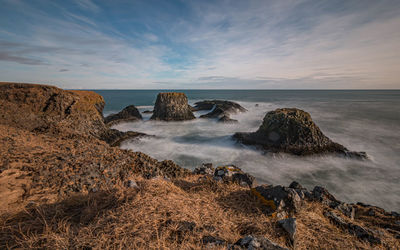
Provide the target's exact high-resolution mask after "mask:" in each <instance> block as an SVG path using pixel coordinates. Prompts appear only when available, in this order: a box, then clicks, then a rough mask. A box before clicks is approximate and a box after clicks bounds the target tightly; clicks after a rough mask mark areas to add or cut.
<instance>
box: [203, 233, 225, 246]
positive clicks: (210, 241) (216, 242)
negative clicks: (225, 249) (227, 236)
mask: <svg viewBox="0 0 400 250" xmlns="http://www.w3.org/2000/svg"><path fill="white" fill-rule="evenodd" d="M201 242H202V243H203V245H204V246H205V247H207V248H214V247H217V246H221V245H225V244H226V241H225V240H223V239H221V238H218V237H214V236H211V235H205V236H203V238H202V239H201Z"/></svg>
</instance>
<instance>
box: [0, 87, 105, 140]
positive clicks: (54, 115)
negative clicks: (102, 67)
mask: <svg viewBox="0 0 400 250" xmlns="http://www.w3.org/2000/svg"><path fill="white" fill-rule="evenodd" d="M0 103H1V119H0V124H3V125H6V126H11V127H15V128H18V129H25V130H28V131H31V132H34V133H49V134H63V135H64V136H70V135H77V134H79V135H85V136H94V137H98V136H99V135H100V134H101V133H103V132H104V131H105V130H107V126H106V125H105V124H104V122H103V114H102V113H103V108H104V105H105V102H104V99H103V97H101V96H100V95H98V94H96V93H94V92H92V91H78V90H62V89H59V88H56V87H53V86H48V85H39V84H26V83H0Z"/></svg>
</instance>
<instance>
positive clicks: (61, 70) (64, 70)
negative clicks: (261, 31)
mask: <svg viewBox="0 0 400 250" xmlns="http://www.w3.org/2000/svg"><path fill="white" fill-rule="evenodd" d="M67 71H69V69H60V70H59V71H58V72H67Z"/></svg>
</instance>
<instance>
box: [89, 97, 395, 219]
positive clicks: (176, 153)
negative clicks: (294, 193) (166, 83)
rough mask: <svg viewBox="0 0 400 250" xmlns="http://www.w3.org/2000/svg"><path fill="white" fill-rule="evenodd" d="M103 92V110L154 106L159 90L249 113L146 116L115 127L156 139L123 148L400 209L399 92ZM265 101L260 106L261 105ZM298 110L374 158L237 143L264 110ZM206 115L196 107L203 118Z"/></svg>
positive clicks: (334, 136) (255, 125) (328, 133)
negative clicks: (226, 120)
mask: <svg viewBox="0 0 400 250" xmlns="http://www.w3.org/2000/svg"><path fill="white" fill-rule="evenodd" d="M94 91H96V92H97V93H99V94H101V95H102V96H103V97H104V99H105V101H106V107H105V109H104V115H105V116H106V115H108V114H111V113H115V112H119V111H120V110H121V109H123V108H124V107H125V106H127V105H131V104H133V105H135V106H137V107H138V108H139V110H140V111H144V110H152V109H153V105H154V103H155V100H156V96H157V94H158V93H159V92H166V91H177V92H184V93H185V94H186V95H187V97H188V99H189V104H193V103H195V102H196V101H201V100H211V99H224V100H230V101H235V102H238V103H239V104H241V105H242V106H244V107H245V108H246V109H248V112H246V113H242V114H237V115H232V118H233V119H237V120H238V121H239V123H237V124H221V123H217V122H216V121H214V120H207V119H196V120H193V121H185V122H160V121H148V119H149V118H150V116H151V114H143V117H144V120H143V121H141V122H134V123H123V124H118V125H116V126H114V127H113V128H116V129H119V130H122V131H127V130H133V131H139V132H144V133H147V134H151V135H156V136H157V137H155V138H143V139H140V140H139V141H126V142H124V143H123V144H122V145H121V147H122V148H124V149H131V150H133V151H141V152H144V153H146V154H148V155H150V156H152V157H154V158H156V159H158V160H165V159H170V160H173V161H175V162H176V163H178V164H179V165H180V166H182V167H185V168H189V169H194V168H195V167H196V166H199V165H201V163H207V162H212V163H213V164H214V166H216V165H222V164H234V165H236V166H238V167H240V168H242V169H243V170H244V171H245V172H248V173H250V174H252V175H254V176H255V177H256V178H257V181H258V182H259V183H268V184H274V185H289V184H290V182H291V181H293V180H296V181H298V182H299V183H301V184H302V185H303V186H305V187H307V188H309V189H312V188H313V187H314V186H315V185H321V186H324V187H326V188H328V190H329V191H330V192H331V193H332V194H334V195H335V196H336V198H338V199H339V200H342V201H346V202H349V203H355V202H363V203H367V204H371V205H376V206H379V207H382V208H385V209H387V210H389V211H400V90H94ZM256 104H258V105H256ZM284 107H296V108H300V109H303V110H305V111H307V112H309V113H310V114H311V117H312V118H313V120H314V122H315V123H316V124H317V125H318V126H319V127H320V128H321V130H322V132H323V133H324V134H325V135H326V136H328V137H329V138H331V139H332V140H333V141H335V142H338V143H340V144H342V145H344V146H345V147H347V148H348V149H350V150H354V151H365V152H366V153H367V154H368V155H369V157H370V159H369V160H353V159H345V158H341V157H338V156H334V155H330V156H327V155H324V156H308V157H299V156H292V155H288V154H263V153H262V152H260V151H257V150H255V149H254V148H252V147H247V146H242V145H240V144H237V143H236V142H235V141H234V140H233V139H232V138H231V136H232V135H233V134H234V133H235V132H250V131H255V130H256V129H257V128H258V127H259V126H260V124H261V122H262V119H263V117H264V115H265V114H266V113H267V112H268V111H271V110H274V109H276V108H284ZM204 113H207V112H203V111H199V112H195V115H196V116H197V117H198V116H200V115H201V114H204Z"/></svg>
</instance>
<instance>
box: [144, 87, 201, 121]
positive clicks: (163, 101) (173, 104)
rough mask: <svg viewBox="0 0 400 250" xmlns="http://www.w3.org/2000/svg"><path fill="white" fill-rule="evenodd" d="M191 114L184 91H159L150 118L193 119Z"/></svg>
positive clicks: (167, 119) (164, 119)
mask: <svg viewBox="0 0 400 250" xmlns="http://www.w3.org/2000/svg"><path fill="white" fill-rule="evenodd" d="M195 118H196V117H195V116H194V115H193V113H192V110H191V108H190V106H189V105H188V99H187V97H186V95H185V94H184V93H176V92H170V93H159V94H158V96H157V100H156V104H155V106H154V110H153V115H152V116H151V118H150V119H151V120H162V121H185V120H193V119H195Z"/></svg>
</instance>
